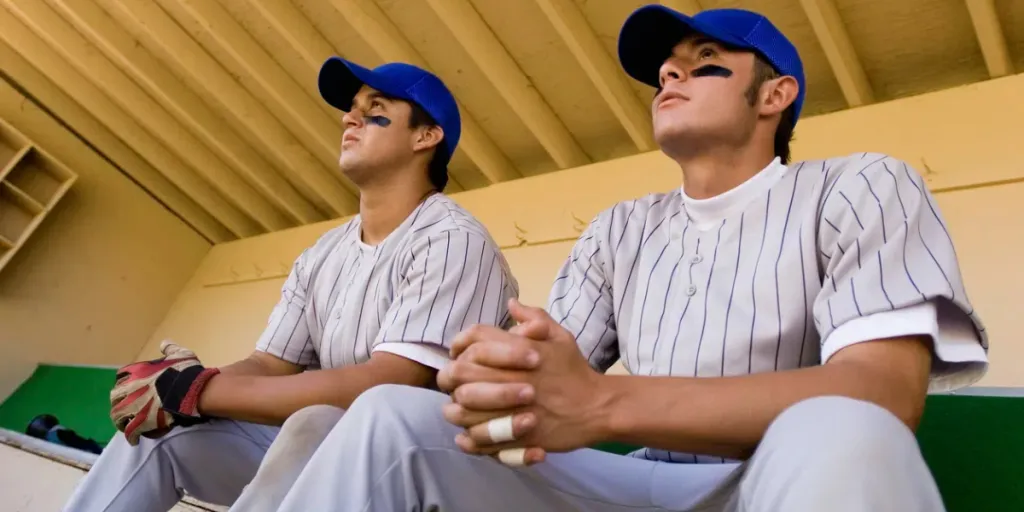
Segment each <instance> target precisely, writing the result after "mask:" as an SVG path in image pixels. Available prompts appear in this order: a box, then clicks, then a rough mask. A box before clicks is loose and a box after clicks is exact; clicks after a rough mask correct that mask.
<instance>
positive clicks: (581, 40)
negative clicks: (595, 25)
mask: <svg viewBox="0 0 1024 512" xmlns="http://www.w3.org/2000/svg"><path fill="white" fill-rule="evenodd" d="M536 1H537V5H539V6H540V8H541V10H542V11H544V14H545V15H546V16H547V18H548V20H549V21H550V22H551V24H552V25H554V27H555V30H556V31H557V32H558V35H560V36H561V37H562V40H563V41H565V44H566V45H567V46H568V47H569V51H570V52H572V54H573V56H574V57H576V60H577V61H578V62H579V63H580V66H582V67H583V70H584V72H586V73H587V76H588V77H590V81H591V82H593V84H594V86H595V87H597V90H598V92H600V93H601V97H602V98H604V101H605V102H606V103H608V106H609V107H611V109H612V112H613V113H614V114H615V117H616V118H618V120H619V123H621V124H622V127H623V128H625V129H626V133H627V134H629V138H630V139H633V143H634V144H636V147H637V149H639V150H640V151H651V150H653V149H655V148H656V145H655V143H654V135H653V134H652V133H651V111H650V109H648V108H647V107H646V106H644V104H643V103H641V102H640V99H639V98H637V96H636V94H635V93H634V92H633V89H632V87H630V85H629V82H628V81H627V80H626V75H624V74H623V73H622V71H621V70H620V68H619V66H618V64H616V62H615V61H614V60H613V59H612V57H611V55H608V52H607V51H606V50H605V48H604V46H603V45H602V44H601V41H600V40H599V39H598V38H597V34H595V33H594V30H593V29H592V28H590V25H589V24H588V23H587V19H586V18H585V17H584V16H583V13H582V12H580V9H579V7H577V6H576V3H575V2H573V0H536Z"/></svg>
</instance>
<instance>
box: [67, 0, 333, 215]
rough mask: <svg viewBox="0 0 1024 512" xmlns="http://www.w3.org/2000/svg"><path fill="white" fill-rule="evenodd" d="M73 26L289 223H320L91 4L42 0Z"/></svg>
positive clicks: (246, 148)
mask: <svg viewBox="0 0 1024 512" xmlns="http://www.w3.org/2000/svg"><path fill="white" fill-rule="evenodd" d="M48 1H49V2H50V4H51V5H53V6H54V8H55V9H56V10H57V11H58V12H60V13H61V14H62V15H63V16H64V17H65V19H67V20H68V21H69V22H70V23H71V24H72V25H74V27H75V28H76V29H77V30H78V31H79V32H80V33H82V34H83V35H84V36H85V37H86V38H87V39H88V40H89V41H90V42H91V43H92V44H94V45H96V47H98V48H99V49H100V50H102V51H103V53H104V54H105V55H106V56H107V57H108V58H109V59H110V60H111V61H112V62H113V63H114V64H115V65H117V66H118V67H119V68H120V69H121V70H122V71H123V72H124V73H126V74H128V75H129V76H131V77H132V79H133V80H134V81H135V82H136V83H138V84H139V85H140V86H141V87H142V88H143V89H145V90H146V92H147V93H148V94H149V95H150V96H151V97H153V98H154V99H155V100H157V101H158V102H159V103H160V104H161V105H162V106H163V107H164V108H166V109H167V110H168V111H169V112H170V113H171V114H172V115H174V116H175V117H176V118H177V119H178V120H179V121H180V122H182V123H183V124H185V125H186V126H188V127H189V128H190V129H191V130H192V131H193V132H195V133H196V134H198V135H199V136H200V137H201V138H202V139H203V141H204V142H205V143H206V144H207V145H209V146H210V147H211V149H213V150H214V151H215V152H216V153H217V155H218V156H219V157H220V158H221V159H222V160H224V161H225V162H226V163H228V164H229V165H231V166H232V167H233V168H234V169H235V170H236V171H238V172H239V173H240V174H241V175H243V176H244V177H245V178H246V179H247V181H248V182H250V183H251V184H253V185H254V186H255V187H256V188H257V189H258V190H259V191H260V192H261V193H262V195H263V196H265V197H268V198H270V199H271V200H272V201H273V202H274V203H275V204H276V205H277V206H278V207H280V208H281V209H283V210H284V211H286V212H288V213H289V214H290V215H291V216H292V218H293V219H295V220H297V221H299V222H301V223H303V224H308V223H312V222H317V221H321V220H324V216H323V214H321V213H320V212H319V211H317V209H316V207H314V206H313V204H312V203H311V202H309V201H308V200H306V199H305V198H304V197H302V195H301V194H299V193H298V191H296V190H295V188H294V187H293V186H292V185H291V184H290V183H289V182H288V181H286V180H285V179H284V178H283V177H282V176H281V175H280V174H278V172H277V170H276V169H274V168H273V167H272V166H271V165H270V164H269V163H267V161H266V160H264V159H263V158H261V157H260V156H259V153H257V152H256V151H255V149H254V148H253V147H252V146H250V145H249V144H247V143H245V141H243V140H242V139H241V137H239V136H238V134H237V133H235V130H234V129H233V128H232V127H231V126H230V125H228V124H227V123H226V122H224V120H223V119H221V118H220V117H218V116H217V115H215V114H214V113H213V111H212V110H210V108H209V107H208V106H207V105H206V104H205V103H203V101H202V100H201V99H200V98H199V97H198V96H196V94H195V93H193V92H192V91H191V90H190V89H189V88H188V87H186V86H185V85H184V84H183V83H182V82H181V81H180V80H179V79H178V77H176V76H174V74H173V73H171V72H170V71H169V70H168V69H167V68H166V67H165V66H163V65H161V64H160V63H159V62H158V61H157V60H156V58H154V57H153V56H152V54H150V53H149V52H148V51H147V50H146V49H145V48H143V47H142V46H140V45H137V44H135V41H134V40H133V39H132V38H131V37H130V36H129V35H128V34H127V33H125V32H124V31H123V30H122V29H121V27H120V26H118V25H117V23H116V22H115V21H114V20H113V19H112V18H110V16H109V15H107V13H106V12H104V11H103V9H101V8H100V7H99V6H97V5H96V4H95V3H94V2H93V1H92V0H48Z"/></svg>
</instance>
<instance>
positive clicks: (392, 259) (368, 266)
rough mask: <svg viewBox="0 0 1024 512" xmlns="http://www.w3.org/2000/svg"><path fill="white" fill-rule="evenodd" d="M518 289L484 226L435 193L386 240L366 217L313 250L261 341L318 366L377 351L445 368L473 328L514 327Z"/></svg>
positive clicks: (261, 346)
mask: <svg viewBox="0 0 1024 512" xmlns="http://www.w3.org/2000/svg"><path fill="white" fill-rule="evenodd" d="M518 295H519V286H518V284H517V283H516V280H515V278H514V277H513V276H512V273H511V271H510V270H509V267H508V264H507V262H506V261H505V259H504V257H503V256H502V255H501V252H500V250H499V248H498V245H497V244H496V243H495V242H494V240H493V239H492V238H491V236H490V234H489V233H488V232H487V230H486V229H485V228H484V227H483V225H481V224H480V223H479V221H477V220H476V219H475V218H474V217H473V216H471V215H470V214H469V213H468V212H466V211H465V210H464V209H462V208H461V207H460V206H459V205H458V204H456V203H455V202H454V201H452V200H451V199H449V198H447V197H445V196H443V195H441V194H435V195H433V196H431V197H429V198H427V199H426V200H424V201H423V202H422V203H421V204H420V205H419V206H418V207H417V208H416V209H415V210H414V211H413V212H412V213H411V214H410V215H409V217H408V218H406V220H405V221H404V222H403V223H402V224H401V225H400V226H399V227H398V228H397V229H395V231H393V232H392V233H391V234H390V235H389V236H388V237H387V238H386V239H385V240H384V241H382V242H381V243H379V244H378V245H376V246H370V245H367V244H365V243H363V242H362V240H361V228H360V217H359V216H356V217H355V218H353V219H352V220H351V221H349V222H346V223H345V224H343V225H341V226H339V227H337V228H334V229H332V230H331V231H329V232H327V233H326V234H325V235H324V236H323V237H321V238H320V240H318V241H317V243H316V244H315V245H313V246H312V247H310V248H309V249H307V250H306V251H304V252H303V253H302V255H300V256H299V258H298V259H297V260H296V262H295V265H294V267H293V268H292V271H291V274H290V275H289V276H288V278H287V280H286V281H285V283H284V286H283V287H282V290H281V300H280V302H279V303H278V304H277V306H276V307H275V308H274V310H273V312H272V313H271V315H270V320H269V325H268V326H267V328H266V330H265V331H264V333H263V335H262V336H261V338H260V340H259V342H258V343H257V349H258V350H262V351H265V352H267V353H269V354H272V355H274V356H277V357H280V358H281V359H284V360H286V361H289V362H292V363H295V364H300V365H305V366H308V367H313V368H315V367H321V368H336V367H340V366H345V365H350V364H357V363H362V362H365V361H367V360H368V359H369V358H370V354H371V353H372V352H374V351H377V350H383V351H387V352H393V353H396V354H399V355H402V356H404V357H407V358H409V359H413V360H415V361H418V362H420V363H422V364H425V365H427V366H431V367H434V368H439V367H440V366H442V365H443V364H444V362H445V361H446V360H447V357H448V356H447V354H448V351H447V348H446V347H447V343H448V341H449V340H451V339H452V337H454V336H455V334H456V333H458V332H459V331H461V330H462V329H464V328H465V327H467V326H469V325H473V324H477V323H482V324H490V325H500V326H505V327H507V326H509V323H510V317H509V314H508V309H507V303H508V299H510V298H512V297H518Z"/></svg>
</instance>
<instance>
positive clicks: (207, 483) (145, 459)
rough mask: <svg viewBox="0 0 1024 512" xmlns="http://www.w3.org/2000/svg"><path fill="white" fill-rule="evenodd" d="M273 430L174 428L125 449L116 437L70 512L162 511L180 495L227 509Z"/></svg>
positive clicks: (216, 424) (229, 424)
mask: <svg viewBox="0 0 1024 512" xmlns="http://www.w3.org/2000/svg"><path fill="white" fill-rule="evenodd" d="M276 432H277V429H276V428H274V427H266V426H261V425H254V424H250V423H241V422H235V421H211V422H209V423H204V424H200V425H195V426H192V427H179V428H175V429H173V430H171V431H170V432H169V433H168V434H167V435H165V436H163V437H161V438H159V439H148V438H142V439H140V440H139V444H138V445H137V446H131V445H129V444H128V441H127V440H125V437H124V435H123V434H121V433H117V434H116V435H115V436H114V438H113V439H111V441H110V443H109V444H108V445H107V446H106V447H105V448H104V450H103V454H102V455H100V457H99V459H97V461H96V463H95V464H94V465H93V466H92V468H91V469H90V470H89V472H88V473H86V475H85V478H83V479H82V481H81V482H80V483H79V486H78V487H77V488H76V490H75V492H74V494H73V495H72V496H71V498H70V500H69V501H68V504H67V505H66V507H65V510H67V511H69V512H71V511H73V512H78V511H91V510H108V511H111V512H113V511H121V510H124V511H129V510H130V511H133V512H134V511H140V512H144V511H158V510H167V509H169V508H170V507H172V506H173V505H174V503H176V502H177V501H178V500H179V499H180V498H181V492H182V490H184V491H185V492H188V493H189V494H191V495H193V496H195V497H197V498H199V499H201V500H203V501H207V502H210V503H217V504H230V503H231V502H232V501H234V500H235V498H236V497H238V495H239V493H240V492H241V490H242V487H243V486H244V485H245V484H246V483H247V482H248V481H249V480H250V479H251V478H252V476H253V474H255V472H256V468H257V467H258V466H259V463H260V460H261V459H262V458H263V454H264V453H266V451H267V448H269V446H270V444H271V442H273V439H274V436H275V435H276Z"/></svg>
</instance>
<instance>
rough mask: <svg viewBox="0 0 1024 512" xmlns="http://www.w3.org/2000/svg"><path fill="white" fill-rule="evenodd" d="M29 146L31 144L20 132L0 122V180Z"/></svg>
mask: <svg viewBox="0 0 1024 512" xmlns="http://www.w3.org/2000/svg"><path fill="white" fill-rule="evenodd" d="M31 146H32V143H31V142H30V141H29V140H28V138H27V137H25V136H24V135H22V134H21V132H19V131H18V130H15V129H14V127H12V126H10V125H8V124H7V123H2V122H0V169H2V170H0V179H3V176H4V174H6V173H5V172H4V171H7V170H8V169H7V168H8V167H12V166H13V163H14V162H15V161H16V160H18V158H20V156H19V155H20V154H24V153H25V152H26V151H27V150H29V149H30V148H31Z"/></svg>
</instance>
